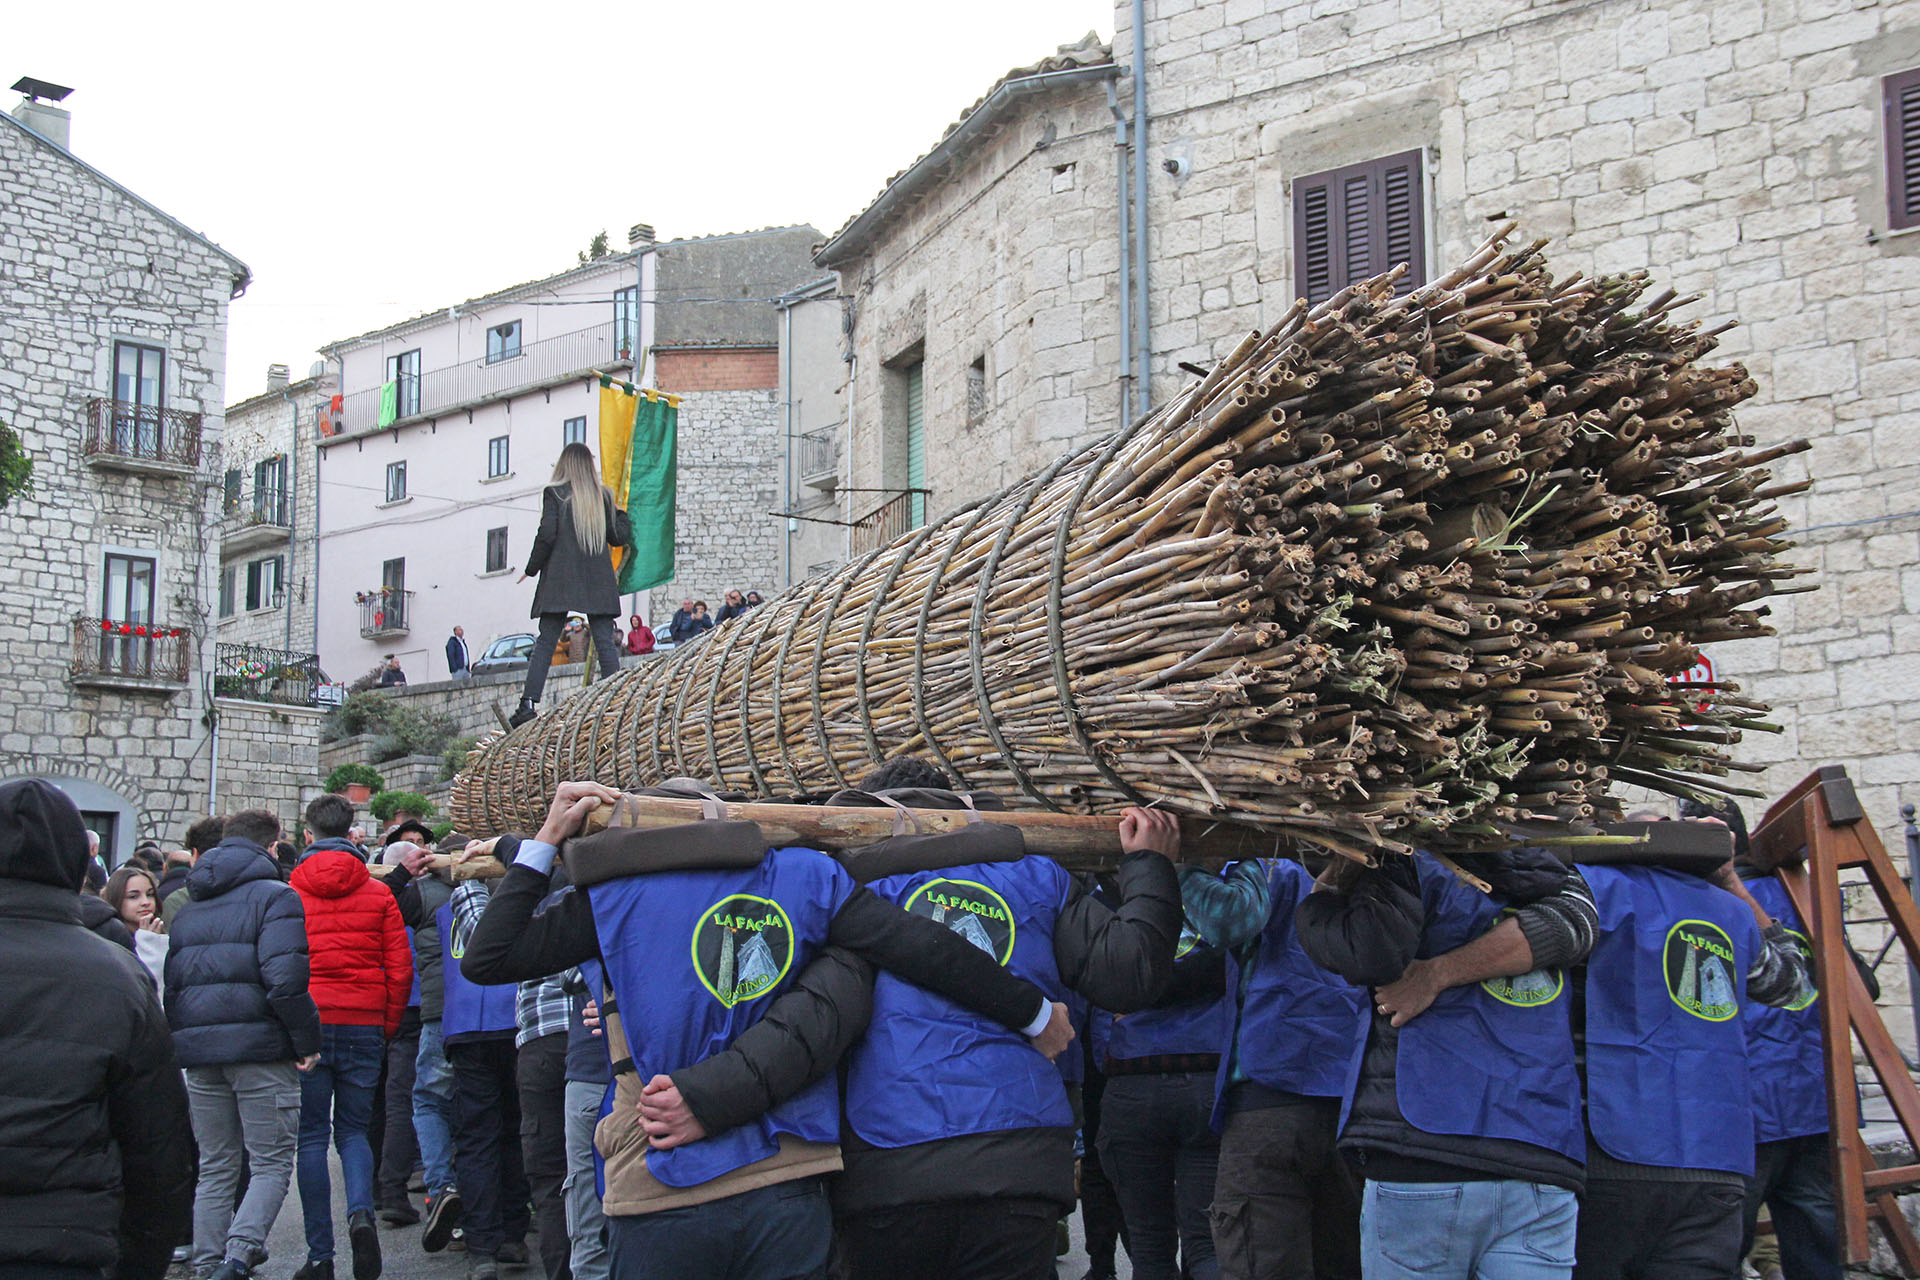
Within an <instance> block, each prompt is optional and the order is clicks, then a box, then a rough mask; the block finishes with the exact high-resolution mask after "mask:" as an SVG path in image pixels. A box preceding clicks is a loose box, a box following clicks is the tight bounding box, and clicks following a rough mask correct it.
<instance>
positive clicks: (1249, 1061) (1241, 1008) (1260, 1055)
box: [1213, 858, 1367, 1129]
mask: <svg viewBox="0 0 1920 1280" xmlns="http://www.w3.org/2000/svg"><path fill="white" fill-rule="evenodd" d="M1261 866H1262V867H1263V868H1265V870H1266V873H1267V896H1268V911H1267V923H1266V926H1265V927H1264V928H1262V929H1261V931H1260V934H1259V936H1258V937H1256V938H1255V939H1254V940H1253V942H1252V943H1251V944H1250V945H1248V946H1245V947H1242V948H1240V950H1239V952H1238V953H1230V954H1229V955H1228V956H1227V990H1228V991H1229V992H1233V993H1236V996H1237V1000H1236V1007H1234V1008H1233V1009H1232V1011H1231V1014H1230V1015H1229V1021H1228V1023H1227V1025H1225V1026H1224V1027H1223V1028H1222V1031H1221V1035H1220V1037H1219V1039H1217V1040H1215V1041H1214V1044H1215V1046H1216V1048H1217V1049H1218V1050H1219V1053H1220V1073H1219V1075H1218V1076H1217V1077H1216V1078H1215V1081H1214V1105H1213V1124H1214V1127H1215V1128H1216V1129H1217V1128H1220V1127H1222V1126H1223V1125H1225V1123H1226V1093H1227V1086H1228V1085H1229V1084H1230V1083H1231V1082H1232V1078H1233V1072H1234V1070H1235V1068H1236V1067H1237V1068H1238V1070H1239V1074H1240V1075H1241V1076H1243V1077H1245V1078H1246V1079H1248V1080H1251V1081H1253V1082H1254V1083H1255V1084H1257V1085H1261V1086H1264V1087H1265V1088H1268V1089H1277V1090H1279V1091H1281V1092H1283V1093H1298V1094H1304V1095H1305V1096H1307V1097H1312V1098H1338V1097H1341V1096H1342V1095H1343V1094H1345V1093H1346V1092H1347V1085H1348V1080H1347V1077H1348V1075H1349V1074H1350V1068H1351V1066H1352V1064H1353V1062H1354V1060H1355V1059H1354V1053H1355V1051H1356V1050H1358V1049H1361V1048H1364V1047H1365V1045H1366V1042H1367V993H1366V992H1365V991H1364V990H1362V989H1361V988H1359V987H1356V986H1353V985H1351V984H1349V983H1348V982H1347V981H1346V980H1345V979H1343V978H1341V977H1339V976H1337V975H1335V974H1333V973H1329V972H1328V971H1327V970H1325V969H1322V968H1321V967H1320V966H1319V965H1317V964H1315V963H1314V962H1313V961H1312V960H1310V959H1308V958H1307V953H1306V952H1305V951H1302V950H1301V949H1300V940H1299V938H1298V936H1297V935H1296V934H1295V933H1294V928H1293V916H1294V912H1295V911H1296V910H1297V909H1298V907H1299V906H1300V902H1301V900H1302V899H1303V898H1305V897H1306V896H1307V894H1308V893H1310V892H1312V890H1313V876H1312V875H1310V874H1309V873H1308V872H1307V869H1306V868H1305V867H1303V866H1301V865H1300V864H1299V863H1297V862H1293V861H1290V860H1288V859H1285V858H1271V859H1262V860H1261Z"/></svg>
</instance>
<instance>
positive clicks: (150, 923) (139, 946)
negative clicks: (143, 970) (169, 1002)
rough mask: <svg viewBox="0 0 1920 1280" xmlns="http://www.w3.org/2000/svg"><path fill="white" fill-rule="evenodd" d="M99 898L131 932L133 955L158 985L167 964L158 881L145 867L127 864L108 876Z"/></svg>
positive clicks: (164, 930) (165, 929)
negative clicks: (104, 900)
mask: <svg viewBox="0 0 1920 1280" xmlns="http://www.w3.org/2000/svg"><path fill="white" fill-rule="evenodd" d="M100 896H101V897H102V898H104V899H106V903H107V905H108V906H110V907H112V908H113V913H114V914H115V915H117V916H119V917H120V921H121V923H123V924H125V925H126V926H127V928H128V929H129V930H131V931H132V933H133V950H134V954H135V955H137V956H139V957H140V963H142V964H144V965H146V966H147V971H148V972H149V973H151V974H153V981H154V985H156V986H158V985H159V984H160V982H161V981H162V973H163V970H164V969H165V968H166V963H167V926H166V925H165V924H163V923H162V922H161V920H160V884H159V882H158V881H157V880H155V879H154V876H153V873H152V872H151V871H148V870H147V869H146V868H145V867H142V866H137V865H134V864H132V863H129V864H128V865H126V866H124V867H121V868H120V869H119V870H118V871H116V872H114V873H113V874H112V875H110V876H108V877H107V884H106V887H105V888H104V889H102V890H101V891H100Z"/></svg>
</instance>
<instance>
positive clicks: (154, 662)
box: [73, 618, 193, 685]
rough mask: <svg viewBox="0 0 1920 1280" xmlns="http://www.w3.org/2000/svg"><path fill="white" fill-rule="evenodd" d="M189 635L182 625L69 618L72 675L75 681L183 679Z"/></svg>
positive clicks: (170, 681) (180, 681)
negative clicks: (71, 625)
mask: <svg viewBox="0 0 1920 1280" xmlns="http://www.w3.org/2000/svg"><path fill="white" fill-rule="evenodd" d="M192 646H193V637H192V635H190V634H189V633H188V632H187V630H186V629H185V628H184V627H164V626H160V625H158V624H156V623H150V622H120V621H117V620H115V619H113V618H75V619H74V620H73V676H74V679H76V680H89V679H94V680H99V679H116V680H156V681H161V682H163V683H167V684H182V685H183V684H185V683H186V682H187V669H188V665H189V664H188V660H187V659H188V654H189V652H190V650H191V648H192Z"/></svg>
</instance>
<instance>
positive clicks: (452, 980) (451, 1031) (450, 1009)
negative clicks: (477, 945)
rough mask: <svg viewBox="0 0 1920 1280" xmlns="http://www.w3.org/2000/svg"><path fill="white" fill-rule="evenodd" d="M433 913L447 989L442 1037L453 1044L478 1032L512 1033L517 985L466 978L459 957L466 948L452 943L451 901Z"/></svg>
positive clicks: (442, 1014) (442, 974)
mask: <svg viewBox="0 0 1920 1280" xmlns="http://www.w3.org/2000/svg"><path fill="white" fill-rule="evenodd" d="M433 915H434V919H435V920H436V921H437V922H438V923H439V926H440V972H441V977H442V979H443V986H444V988H445V990H446V1003H445V1004H444V1005H443V1006H442V1009H441V1014H440V1019H441V1021H440V1036H441V1039H442V1041H443V1042H445V1043H447V1044H452V1043H454V1042H455V1041H456V1040H461V1039H475V1038H478V1037H480V1036H498V1035H501V1034H505V1035H512V1034H513V1033H514V1032H515V1031H516V1030H517V1029H518V1028H519V1022H518V1020H517V1019H516V1018H515V1017H514V1010H513V997H514V993H515V992H516V991H517V990H518V989H519V988H518V987H517V986H516V984H514V983H511V982H500V983H491V984H488V985H486V986H481V985H480V984H479V983H477V982H469V981H467V976H466V975H465V974H464V973H461V972H460V957H461V956H463V955H465V954H466V953H467V949H466V948H465V947H459V948H456V947H455V946H454V945H453V905H452V904H451V903H446V902H443V903H441V904H440V909H439V910H438V911H436V912H434V913H433Z"/></svg>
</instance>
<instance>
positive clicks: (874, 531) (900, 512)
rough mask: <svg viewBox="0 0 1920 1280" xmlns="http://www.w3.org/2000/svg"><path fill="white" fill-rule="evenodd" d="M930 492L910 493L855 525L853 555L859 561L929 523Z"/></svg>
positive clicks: (899, 496)
mask: <svg viewBox="0 0 1920 1280" xmlns="http://www.w3.org/2000/svg"><path fill="white" fill-rule="evenodd" d="M930 492H932V490H930V489H907V490H905V491H903V492H901V493H897V494H895V495H894V496H893V497H891V498H888V499H887V500H886V501H885V502H883V503H881V504H880V505H879V506H877V507H875V508H874V509H873V510H872V511H869V512H868V513H867V514H866V515H864V516H861V517H860V518H859V519H858V520H855V521H854V522H853V529H852V533H851V537H852V543H853V545H852V548H851V550H852V554H853V555H854V556H855V557H856V558H857V557H859V556H863V555H865V554H867V552H869V551H872V550H874V549H876V548H878V547H884V546H886V545H887V544H888V543H889V542H892V541H893V540H894V539H896V538H899V537H902V536H904V535H906V534H908V533H911V532H913V531H914V530H915V529H918V528H919V527H920V526H921V525H923V524H925V523H926V511H927V494H929V493H930Z"/></svg>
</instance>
